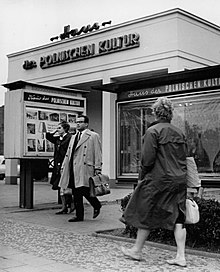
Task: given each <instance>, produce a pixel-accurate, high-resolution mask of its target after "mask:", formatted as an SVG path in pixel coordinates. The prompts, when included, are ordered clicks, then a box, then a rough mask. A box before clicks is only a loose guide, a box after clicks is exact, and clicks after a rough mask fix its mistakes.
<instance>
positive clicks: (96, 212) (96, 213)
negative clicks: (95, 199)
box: [93, 208, 101, 219]
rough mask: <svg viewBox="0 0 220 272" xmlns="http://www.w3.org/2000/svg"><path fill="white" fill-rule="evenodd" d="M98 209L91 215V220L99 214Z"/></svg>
mask: <svg viewBox="0 0 220 272" xmlns="http://www.w3.org/2000/svg"><path fill="white" fill-rule="evenodd" d="M100 209H101V208H99V209H97V210H94V213H93V219H95V218H96V217H97V216H98V215H99V214H100Z"/></svg>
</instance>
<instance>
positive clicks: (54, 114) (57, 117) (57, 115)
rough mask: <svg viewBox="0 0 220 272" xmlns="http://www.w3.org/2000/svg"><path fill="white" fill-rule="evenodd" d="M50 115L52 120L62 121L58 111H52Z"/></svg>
mask: <svg viewBox="0 0 220 272" xmlns="http://www.w3.org/2000/svg"><path fill="white" fill-rule="evenodd" d="M49 117H50V121H52V122H59V121H60V116H59V114H58V113H56V112H54V113H50V115H49Z"/></svg>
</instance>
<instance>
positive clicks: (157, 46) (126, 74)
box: [5, 9, 220, 182]
mask: <svg viewBox="0 0 220 272" xmlns="http://www.w3.org/2000/svg"><path fill="white" fill-rule="evenodd" d="M93 26H94V27H93V29H92V30H91V31H88V29H87V30H86V27H84V28H82V29H84V31H85V32H87V33H82V34H81V35H79V34H77V33H79V31H78V32H77V31H76V29H71V28H70V27H65V28H64V32H63V33H61V35H59V36H57V37H54V38H53V37H52V40H53V42H51V43H49V44H46V45H42V46H40V47H36V48H32V49H28V50H25V51H22V52H17V53H13V54H10V55H8V61H9V65H8V66H9V70H8V82H14V81H16V80H24V81H27V82H34V83H38V84H45V85H51V86H57V87H65V88H69V89H71V88H75V89H81V90H87V91H89V92H86V93H85V94H84V97H85V98H86V100H87V109H86V112H87V115H88V116H89V117H90V127H91V128H92V129H94V130H95V131H97V132H98V133H99V134H100V135H101V138H102V146H103V173H106V174H108V175H109V176H110V178H111V179H112V180H117V181H119V182H124V181H126V182H127V181H128V180H131V181H133V180H135V179H137V176H138V168H139V163H140V150H141V137H142V136H143V134H144V133H145V130H146V128H147V126H148V124H149V123H150V122H151V121H153V116H152V111H151V105H152V103H153V101H155V99H156V98H157V97H158V96H161V95H166V96H169V97H172V98H173V99H174V102H175V113H176V115H175V116H176V117H175V119H174V123H175V124H176V125H177V126H179V127H180V128H181V129H183V131H184V132H185V133H186V135H187V137H188V145H189V152H191V155H193V156H194V157H195V158H197V165H198V167H199V171H200V173H201V174H204V176H205V177H207V176H211V177H213V178H216V177H217V176H218V170H216V169H218V166H217V165H218V160H220V158H219V156H220V155H219V156H218V154H217V153H218V152H217V151H218V150H219V149H220V141H219V129H220V128H219V125H218V123H219V122H218V119H219V117H218V104H219V103H218V99H219V98H220V96H219V92H218V88H219V85H220V84H219V75H218V73H219V68H218V66H217V65H218V64H220V53H219V47H220V27H219V26H216V25H214V24H212V23H210V22H208V21H205V20H203V19H202V18H199V17H197V16H195V15H193V14H190V13H188V12H186V11H184V10H181V9H173V10H168V11H166V12H162V13H158V14H155V15H151V16H147V17H143V18H140V19H136V20H133V21H129V22H125V23H123V24H119V25H115V26H108V27H105V28H101V27H99V25H98V24H96V25H95V24H94V25H93ZM210 66H211V67H212V66H214V67H215V68H213V69H211V70H210V69H209V68H205V67H210ZM210 143H211V144H210ZM5 148H7V147H5ZM198 150H199V151H198Z"/></svg>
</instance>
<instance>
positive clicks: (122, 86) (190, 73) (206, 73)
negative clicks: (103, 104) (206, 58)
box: [92, 65, 220, 93]
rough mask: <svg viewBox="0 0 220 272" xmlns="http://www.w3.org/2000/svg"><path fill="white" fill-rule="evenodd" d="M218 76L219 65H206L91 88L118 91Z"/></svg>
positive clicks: (219, 74)
mask: <svg viewBox="0 0 220 272" xmlns="http://www.w3.org/2000/svg"><path fill="white" fill-rule="evenodd" d="M215 77H220V65H215V66H208V67H204V68H197V69H192V70H185V71H180V72H175V73H170V74H165V75H157V76H152V77H150V78H147V79H143V78H142V79H139V80H138V79H136V80H127V81H124V82H123V81H121V82H115V83H110V84H104V85H102V86H94V87H92V89H96V90H100V91H106V92H113V93H120V92H123V91H128V90H132V89H133V90H135V89H140V88H144V87H146V86H148V87H155V86H159V85H167V84H175V83H181V82H187V81H193V80H200V79H209V78H215Z"/></svg>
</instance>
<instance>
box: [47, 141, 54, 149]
mask: <svg viewBox="0 0 220 272" xmlns="http://www.w3.org/2000/svg"><path fill="white" fill-rule="evenodd" d="M46 152H54V144H53V143H51V142H49V141H48V140H46Z"/></svg>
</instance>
